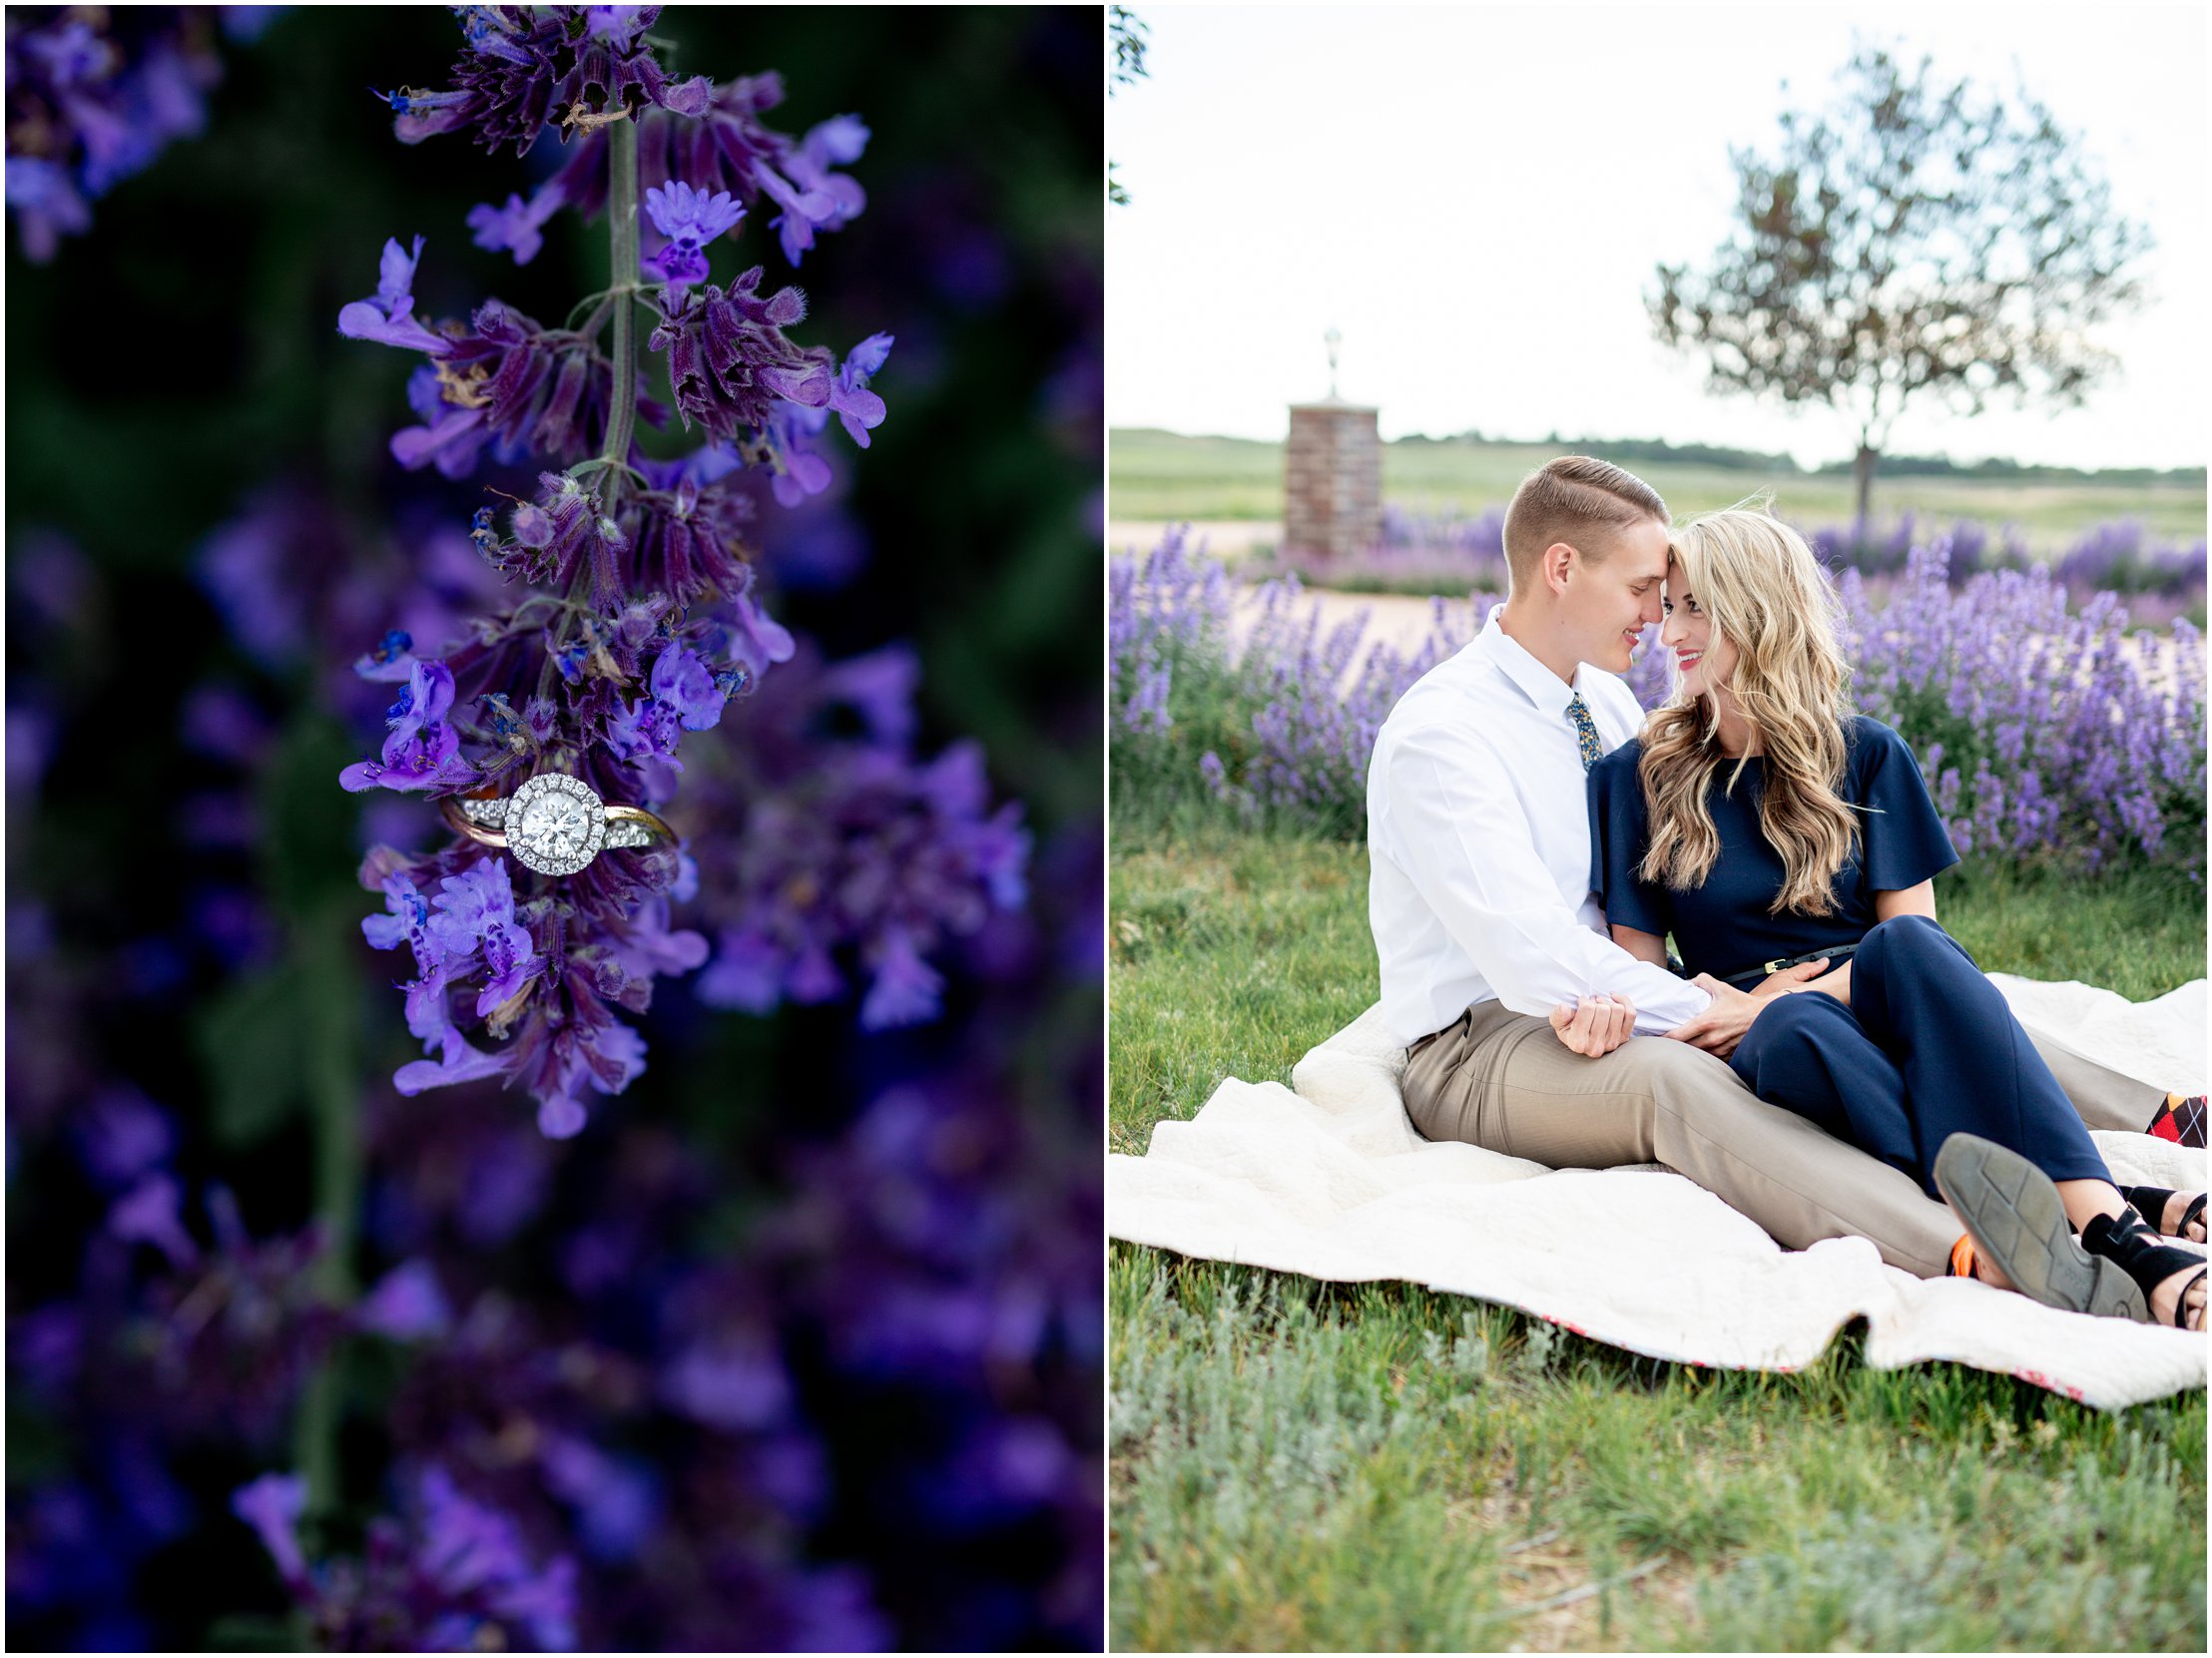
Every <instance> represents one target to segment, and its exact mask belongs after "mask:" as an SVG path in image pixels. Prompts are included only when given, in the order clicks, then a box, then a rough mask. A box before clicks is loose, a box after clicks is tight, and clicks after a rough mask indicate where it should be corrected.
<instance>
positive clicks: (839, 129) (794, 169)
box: [761, 115, 868, 265]
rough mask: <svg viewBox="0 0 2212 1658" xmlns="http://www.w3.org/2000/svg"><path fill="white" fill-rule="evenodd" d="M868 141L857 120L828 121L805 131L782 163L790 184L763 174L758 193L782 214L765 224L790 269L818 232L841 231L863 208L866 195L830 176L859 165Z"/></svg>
mask: <svg viewBox="0 0 2212 1658" xmlns="http://www.w3.org/2000/svg"><path fill="white" fill-rule="evenodd" d="M867 141H868V130H867V128H866V127H864V126H863V125H861V123H860V120H859V118H858V117H857V116H850V115H839V116H833V117H831V118H830V120H828V121H825V122H823V123H822V124H821V125H820V126H818V127H816V128H814V129H813V130H812V131H810V132H809V133H808V134H807V137H806V139H805V140H804V141H803V142H802V143H801V144H800V146H799V148H798V150H796V151H795V152H793V153H792V154H791V155H790V156H789V157H787V158H786V160H785V164H784V165H785V169H786V171H787V172H789V173H790V175H791V183H790V184H786V183H785V181H784V180H783V179H781V178H779V177H778V176H777V175H776V174H775V173H774V172H773V171H770V170H768V169H765V168H764V169H763V170H762V174H761V188H762V189H763V190H764V191H766V192H767V193H768V195H769V196H770V197H772V198H773V199H774V200H775V201H776V203H777V205H778V206H780V207H781V208H782V209H783V210H784V211H783V212H782V213H780V214H778V215H777V216H776V217H775V218H774V219H772V220H770V221H769V224H770V227H771V228H772V229H774V230H775V231H777V232H778V233H779V240H781V241H782V243H783V245H784V257H785V258H786V259H787V260H789V261H791V263H792V264H794V265H797V264H798V263H799V258H800V256H801V255H802V254H804V253H805V252H806V251H807V250H808V249H810V248H812V247H813V246H814V245H815V233H816V232H817V231H834V230H841V229H842V228H843V227H844V226H845V225H847V224H849V223H850V222H851V221H852V220H853V219H855V218H857V217H858V216H859V213H860V210H861V209H863V208H865V207H866V206H867V195H866V193H865V192H864V191H862V190H861V189H860V187H859V186H858V185H857V184H855V183H854V182H853V181H852V180H850V179H848V178H846V177H845V176H844V175H843V174H841V173H832V172H831V171H830V169H831V168H832V167H844V166H849V165H850V164H852V163H853V162H856V161H858V160H859V159H860V152H861V151H863V150H865V149H866V148H867ZM793 186H797V189H794V188H793Z"/></svg>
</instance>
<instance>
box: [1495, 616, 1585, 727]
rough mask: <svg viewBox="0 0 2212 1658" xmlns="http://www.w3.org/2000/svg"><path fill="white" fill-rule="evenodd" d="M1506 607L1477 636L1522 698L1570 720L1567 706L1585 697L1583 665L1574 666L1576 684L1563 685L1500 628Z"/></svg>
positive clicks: (1556, 676)
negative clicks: (1583, 695) (1583, 693)
mask: <svg viewBox="0 0 2212 1658" xmlns="http://www.w3.org/2000/svg"><path fill="white" fill-rule="evenodd" d="M1504 610H1505V607H1504V606H1503V605H1499V606H1497V607H1496V608H1495V609H1493V610H1492V611H1491V612H1490V618H1489V620H1488V621H1487V622H1485V623H1483V624H1482V632H1481V633H1480V634H1479V635H1478V636H1477V637H1478V638H1479V639H1480V640H1481V642H1482V646H1483V650H1484V652H1485V654H1486V655H1487V656H1488V657H1489V659H1490V660H1491V661H1492V662H1494V663H1496V664H1497V666H1498V668H1499V670H1500V671H1501V672H1502V673H1503V674H1504V675H1505V677H1506V678H1507V679H1509V680H1511V681H1512V682H1513V683H1514V684H1515V685H1516V686H1518V687H1520V692H1521V695H1522V696H1524V697H1526V698H1527V699H1528V700H1529V701H1530V702H1532V703H1534V704H1535V705H1536V706H1537V707H1538V708H1540V709H1542V710H1544V711H1545V712H1546V713H1550V714H1556V715H1559V716H1560V717H1561V718H1564V717H1565V716H1566V712H1567V706H1568V705H1569V704H1570V703H1572V702H1573V701H1574V699H1575V698H1576V697H1577V696H1579V695H1581V691H1582V664H1581V663H1579V662H1578V663H1576V664H1575V665H1574V684H1572V685H1571V686H1570V685H1564V684H1561V683H1560V679H1559V676H1558V675H1557V674H1554V673H1553V672H1552V671H1551V670H1550V669H1549V668H1546V667H1545V666H1544V665H1543V664H1542V663H1540V662H1538V661H1537V660H1536V659H1535V658H1534V657H1532V656H1530V655H1529V654H1528V649H1527V647H1526V646H1524V645H1522V644H1521V642H1520V641H1519V640H1517V639H1515V638H1514V637H1513V636H1512V635H1511V634H1509V633H1507V632H1506V631H1505V630H1504V629H1503V628H1502V627H1500V626H1499V625H1498V618H1499V617H1500V616H1501V615H1502V614H1503V613H1504Z"/></svg>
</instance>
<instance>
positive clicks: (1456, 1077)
mask: <svg viewBox="0 0 2212 1658" xmlns="http://www.w3.org/2000/svg"><path fill="white" fill-rule="evenodd" d="M2030 1039H2031V1040H2032V1041H2033V1042H2034V1043H2035V1049H2036V1052H2038V1053H2039V1054H2041V1055H2042V1057H2043V1060H2044V1062H2045V1063H2046V1064H2048V1065H2049V1066H2050V1068H2051V1074H2052V1075H2054V1076H2055V1077H2057V1079H2058V1083H2059V1086H2060V1087H2062V1088H2063V1089H2065V1091H2066V1095H2067V1097H2068V1098H2069V1099H2071V1100H2072V1101H2073V1104H2074V1109H2075V1110H2077V1111H2079V1112H2080V1113H2081V1117H2082V1121H2083V1122H2085V1123H2087V1124H2088V1125H2089V1127H2091V1128H2102V1129H2120V1130H2125V1131H2128V1132H2131V1133H2140V1132H2141V1131H2142V1130H2143V1129H2144V1127H2146V1126H2147V1125H2148V1124H2149V1122H2150V1119H2151V1117H2152V1116H2153V1114H2155V1113H2156V1111H2157V1109H2158V1107H2159V1106H2160V1105H2161V1104H2162V1103H2163V1102H2164V1100H2165V1095H2164V1094H2163V1093H2162V1092H2160V1091H2159V1090H2158V1089H2156V1088H2153V1087H2151V1086H2150V1085H2149V1084H2147V1083H2142V1082H2137V1081H2136V1080H2135V1079H2134V1078H2132V1077H2126V1076H2122V1075H2120V1074H2119V1073H2118V1072H2116V1071H2109V1070H2106V1069H2105V1068H2104V1067H2102V1066H2101V1065H2098V1064H2096V1063H2095V1062H2094V1061H2091V1060H2088V1059H2085V1058H2083V1057H2082V1056H2081V1055H2080V1054H2077V1053H2074V1052H2073V1051H2072V1050H2071V1049H2068V1048H2066V1047H2063V1046H2062V1045H2060V1044H2058V1043H2056V1042H2050V1041H2046V1040H2045V1039H2043V1038H2041V1037H2033V1036H2031V1038H2030ZM1407 1051H1408V1058H1407V1062H1406V1066H1405V1077H1404V1093H1405V1110H1406V1113H1407V1114H1408V1115H1409V1116H1410V1117H1411V1118H1412V1120H1413V1126H1414V1127H1415V1128H1417V1129H1418V1130H1420V1132H1421V1133H1422V1134H1423V1135H1425V1136H1426V1137H1427V1138H1428V1139H1431V1140H1464V1141H1467V1142H1469V1143H1471V1144H1473V1145H1477V1146H1481V1147H1483V1148H1484V1149H1485V1150H1488V1151H1495V1152H1503V1153H1505V1154H1506V1155H1508V1156H1511V1157H1525V1158H1529V1159H1531V1160H1533V1161H1535V1162H1538V1163H1544V1164H1548V1165H1550V1166H1551V1167H1552V1168H1555V1169H1606V1168H1612V1167H1614V1166H1616V1165H1619V1164H1622V1163H1662V1164H1664V1165H1666V1167H1668V1168H1670V1169H1672V1170H1674V1171H1675V1172H1676V1173H1678V1174H1683V1175H1687V1176H1688V1177H1689V1178H1690V1179H1691V1180H1694V1181H1696V1182H1697V1184H1698V1185H1700V1186H1702V1187H1704V1188H1705V1189H1706V1190H1707V1191H1709V1192H1711V1193H1713V1194H1714V1195H1715V1196H1717V1197H1719V1198H1721V1199H1722V1200H1723V1201H1724V1202H1726V1203H1727V1204H1729V1205H1730V1206H1731V1207H1732V1208H1735V1209H1737V1210H1739V1211H1741V1212H1742V1213H1743V1214H1745V1215H1747V1216H1749V1217H1750V1218H1751V1219H1752V1220H1754V1221H1757V1222H1758V1223H1759V1224H1760V1225H1761V1226H1763V1227H1765V1228H1766V1229H1767V1231H1768V1232H1769V1233H1770V1234H1772V1235H1773V1237H1774V1239H1775V1240H1776V1242H1778V1243H1780V1244H1782V1245H1783V1246H1784V1247H1785V1248H1788V1249H1804V1248H1806V1247H1807V1246H1808V1245H1811V1244H1814V1243H1818V1242H1819V1241H1820V1240H1821V1239H1823V1238H1866V1239H1869V1240H1871V1241H1872V1242H1873V1244H1874V1246H1875V1248H1876V1249H1878V1250H1880V1251H1881V1252H1882V1259H1883V1260H1885V1261H1887V1262H1889V1263H1890V1265H1892V1266H1893V1267H1902V1268H1904V1269H1905V1270H1906V1271H1907V1272H1909V1273H1913V1274H1916V1275H1918V1276H1919V1277H1922V1278H1940V1277H1941V1276H1942V1275H1943V1273H1944V1271H1945V1270H1946V1268H1947V1266H1948V1264H1949V1258H1950V1246H1951V1245H1952V1244H1953V1243H1954V1242H1955V1241H1956V1240H1957V1238H1958V1235H1959V1232H1960V1230H1961V1229H1960V1227H1959V1224H1958V1221H1957V1219H1956V1217H1954V1216H1953V1215H1952V1214H1951V1212H1950V1211H1949V1209H1948V1208H1946V1207H1945V1206H1944V1205H1942V1204H1940V1203H1936V1202H1935V1201H1934V1200H1933V1199H1931V1198H1929V1197H1928V1196H1926V1195H1925V1194H1924V1193H1923V1192H1922V1191H1921V1189H1920V1185H1919V1183H1918V1182H1916V1181H1915V1180H1914V1179H1913V1177H1912V1176H1911V1175H1908V1174H1905V1173H1904V1172H1902V1171H1901V1170H1898V1169H1893V1168H1891V1167H1890V1166H1889V1165H1888V1164H1887V1163H1882V1162H1878V1161H1877V1160H1876V1159H1874V1158H1872V1157H1870V1156H1868V1155H1867V1154H1866V1153H1865V1152H1863V1151H1861V1150H1859V1149H1858V1148H1857V1147H1856V1146H1850V1145H1846V1144H1845V1143H1844V1142H1843V1141H1841V1140H1837V1139H1835V1138H1833V1137H1831V1136H1830V1135H1828V1134H1826V1133H1824V1132H1822V1131H1821V1130H1820V1129H1818V1128H1815V1127H1814V1126H1813V1125H1812V1124H1811V1123H1809V1122H1807V1121H1806V1120H1805V1119H1804V1118H1802V1117H1800V1116H1798V1115H1796V1113H1794V1112H1791V1111H1787V1110H1785V1109H1783V1108H1782V1107H1781V1106H1778V1105H1769V1104H1767V1103H1766V1101H1764V1100H1762V1099H1760V1098H1759V1097H1758V1096H1757V1095H1755V1094H1753V1093H1752V1092H1751V1090H1750V1089H1748V1088H1746V1087H1745V1086H1744V1085H1743V1083H1742V1082H1741V1081H1739V1080H1738V1078H1737V1076H1736V1074H1735V1072H1733V1071H1731V1070H1730V1069H1729V1068H1728V1065H1727V1062H1726V1061H1724V1060H1720V1059H1716V1058H1714V1057H1713V1055H1711V1054H1709V1053H1705V1052H1703V1051H1701V1050H1700V1049H1697V1048H1693V1047H1691V1046H1690V1045H1689V1044H1688V1043H1687V1042H1675V1041H1670V1040H1669V1039H1668V1038H1666V1037H1664V1036H1636V1037H1631V1038H1630V1039H1629V1040H1628V1041H1627V1042H1625V1043H1623V1044H1622V1045H1621V1046H1620V1047H1618V1048H1615V1049H1614V1050H1613V1051H1612V1052H1611V1053H1609V1054H1606V1055H1605V1056H1604V1057H1602V1058H1599V1059H1589V1058H1585V1057H1584V1056H1583V1055H1581V1054H1578V1053H1574V1052H1572V1051H1570V1050H1569V1049H1568V1048H1566V1047H1565V1046H1564V1045H1562V1044H1561V1042H1560V1041H1559V1038H1558V1037H1557V1036H1556V1035H1555V1034H1554V1033H1553V1031H1552V1028H1551V1024H1550V1021H1548V1020H1545V1019H1538V1018H1532V1017H1529V1016H1527V1015H1525V1014H1519V1013H1514V1012H1512V1011H1510V1010H1509V1009H1508V1008H1506V1007H1505V1006H1503V1005H1502V1004H1501V1003H1498V1002H1494V1001H1491V1002H1478V1003H1476V1004H1475V1005H1474V1006H1472V1007H1470V1008H1468V1009H1467V1011H1466V1012H1465V1013H1463V1014H1461V1015H1460V1016H1459V1019H1458V1021H1457V1022H1456V1023H1455V1024H1452V1025H1450V1026H1448V1027H1447V1028H1445V1029H1443V1030H1441V1031H1438V1032H1437V1033H1436V1034H1435V1035H1433V1036H1430V1037H1426V1038H1424V1039H1423V1040H1422V1041H1420V1042H1416V1043H1414V1044H1413V1046H1412V1047H1411V1048H1410V1049H1409V1050H1407Z"/></svg>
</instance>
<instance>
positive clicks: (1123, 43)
mask: <svg viewBox="0 0 2212 1658" xmlns="http://www.w3.org/2000/svg"><path fill="white" fill-rule="evenodd" d="M1151 33H1152V31H1151V30H1150V29H1149V28H1148V27H1147V26H1146V24H1145V20H1144V19H1143V18H1141V17H1139V16H1138V15H1137V14H1136V13H1135V12H1133V11H1131V10H1130V9H1129V8H1128V7H1127V6H1108V7H1107V8H1106V50H1107V53H1108V57H1109V61H1108V63H1107V65H1106V96H1107V97H1109V98H1111V97H1112V96H1113V95H1114V93H1115V92H1116V91H1118V90H1119V89H1120V88H1122V87H1125V86H1133V85H1134V84H1136V82H1138V81H1139V80H1141V79H1143V78H1144V76H1145V74H1146V70H1145V61H1144V54H1145V48H1146V47H1147V46H1148V45H1150V44H1151ZM1106 200H1107V201H1109V202H1111V203H1113V204H1114V205H1115V206H1116V207H1121V208H1126V207H1127V206H1128V205H1129V192H1128V190H1127V188H1126V187H1125V186H1124V185H1123V184H1122V182H1121V181H1120V180H1119V179H1117V178H1115V177H1114V164H1113V163H1112V162H1110V161H1109V162H1108V163H1107V164H1106Z"/></svg>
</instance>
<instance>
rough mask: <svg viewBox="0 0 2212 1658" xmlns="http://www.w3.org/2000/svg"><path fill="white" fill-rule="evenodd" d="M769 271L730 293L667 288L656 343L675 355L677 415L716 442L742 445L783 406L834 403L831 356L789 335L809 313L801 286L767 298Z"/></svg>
mask: <svg viewBox="0 0 2212 1658" xmlns="http://www.w3.org/2000/svg"><path fill="white" fill-rule="evenodd" d="M763 275H764V271H763V268H762V267H760V266H755V267H754V268H753V269H752V270H750V271H748V272H746V273H745V274H744V275H742V276H739V277H738V278H737V279H736V280H735V281H733V282H732V283H731V284H730V285H729V288H728V289H727V290H725V289H723V288H720V287H717V286H716V285H715V284H713V283H712V282H709V283H707V284H706V285H704V286H702V287H699V288H697V289H691V288H676V289H668V290H664V292H663V294H662V296H661V298H660V301H659V303H660V308H661V321H660V323H659V325H658V326H656V327H655V328H654V330H653V334H652V338H651V340H650V341H649V343H650V345H651V346H652V348H653V349H654V350H656V351H665V352H667V353H668V367H669V379H670V383H671V384H672V385H673V386H674V387H675V390H676V410H677V413H678V414H679V415H681V416H682V417H683V420H684V423H685V424H686V425H687V426H690V425H692V424H694V423H695V422H696V423H697V424H699V425H701V426H704V427H705V428H706V429H707V432H708V433H709V435H710V436H712V437H714V438H717V439H719V440H721V441H723V442H738V441H741V440H743V439H744V438H745V437H747V436H748V435H749V434H750V433H753V432H758V431H760V430H762V429H763V428H765V427H766V426H767V425H768V422H769V417H770V415H771V414H772V413H773V412H774V410H775V409H776V407H777V406H778V404H779V403H797V404H800V405H801V406H803V407H812V408H821V407H824V406H826V405H827V404H828V403H829V401H830V385H831V375H830V353H829V351H828V350H827V349H825V348H824V347H822V346H812V347H809V348H807V349H804V350H803V349H801V348H800V347H799V346H797V345H794V344H793V343H792V342H791V341H790V340H788V339H787V338H785V337H784V329H786V328H788V327H791V326H793V325H794V324H795V323H797V322H799V321H800V320H801V319H802V318H804V317H805V316H806V314H807V300H806V296H805V295H804V294H802V293H801V292H800V291H799V289H798V288H796V287H787V288H783V289H780V290H779V291H778V292H776V293H775V294H773V295H772V296H770V297H769V298H767V299H763V298H761V297H759V289H760V284H761V277H762V276H763Z"/></svg>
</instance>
